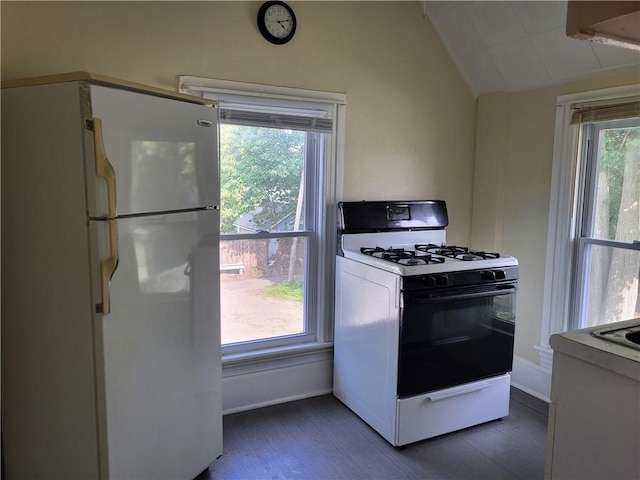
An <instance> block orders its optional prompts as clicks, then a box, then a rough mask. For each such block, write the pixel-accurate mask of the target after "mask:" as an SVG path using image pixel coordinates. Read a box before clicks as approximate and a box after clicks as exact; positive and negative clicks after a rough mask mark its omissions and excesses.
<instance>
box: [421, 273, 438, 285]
mask: <svg viewBox="0 0 640 480" xmlns="http://www.w3.org/2000/svg"><path fill="white" fill-rule="evenodd" d="M424 284H425V285H426V286H427V287H435V286H436V277H433V276H431V275H429V276H428V277H424Z"/></svg>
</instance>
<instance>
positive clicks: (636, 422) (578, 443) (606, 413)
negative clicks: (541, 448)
mask: <svg viewBox="0 0 640 480" xmlns="http://www.w3.org/2000/svg"><path fill="white" fill-rule="evenodd" d="M633 322H635V323H638V320H636V321H630V322H621V323H620V324H619V325H620V326H622V325H624V323H630V324H631V323H633ZM593 330H595V329H594V328H590V329H584V330H579V331H574V332H567V333H563V334H559V335H553V336H552V337H551V341H550V343H551V346H552V347H553V349H554V353H553V377H552V384H551V405H550V408H549V432H548V443H547V462H546V471H545V478H550V479H583V480H586V479H607V480H612V479H631V478H640V350H634V349H631V348H628V347H625V346H621V345H617V344H614V343H611V342H609V341H607V340H603V339H600V338H595V337H593V336H592V335H591V334H590V333H591V331H593Z"/></svg>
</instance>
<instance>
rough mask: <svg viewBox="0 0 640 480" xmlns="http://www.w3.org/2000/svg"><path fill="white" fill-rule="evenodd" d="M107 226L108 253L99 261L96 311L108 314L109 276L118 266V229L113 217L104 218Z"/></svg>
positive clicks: (109, 307) (109, 301) (109, 311)
mask: <svg viewBox="0 0 640 480" xmlns="http://www.w3.org/2000/svg"><path fill="white" fill-rule="evenodd" d="M104 221H105V222H107V225H108V227H109V255H108V256H107V258H105V259H104V260H101V261H100V283H101V287H102V289H101V293H102V303H101V304H98V305H96V313H102V315H109V313H111V296H110V294H109V287H110V286H111V277H113V274H114V273H115V271H116V269H117V268H118V259H119V257H118V230H117V228H118V227H117V225H116V221H115V220H113V219H107V220H104Z"/></svg>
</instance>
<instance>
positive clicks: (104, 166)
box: [91, 117, 117, 218]
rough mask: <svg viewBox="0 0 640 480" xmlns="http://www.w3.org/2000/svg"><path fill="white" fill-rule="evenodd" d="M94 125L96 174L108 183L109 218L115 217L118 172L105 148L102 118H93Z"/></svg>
mask: <svg viewBox="0 0 640 480" xmlns="http://www.w3.org/2000/svg"><path fill="white" fill-rule="evenodd" d="M91 123H92V127H93V145H94V147H93V148H94V153H95V159H96V175H98V176H99V177H100V178H102V179H103V180H104V181H105V183H106V184H107V215H106V217H107V218H115V217H116V215H117V202H116V172H115V170H114V169H113V165H111V162H109V159H108V158H107V154H106V152H105V150H104V139H103V137H102V120H101V119H100V118H97V117H94V118H93V119H92V120H91Z"/></svg>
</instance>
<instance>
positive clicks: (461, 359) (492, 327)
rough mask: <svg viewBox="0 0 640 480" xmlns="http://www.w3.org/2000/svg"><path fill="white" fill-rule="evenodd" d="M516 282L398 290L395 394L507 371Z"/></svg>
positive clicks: (416, 391)
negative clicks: (400, 301)
mask: <svg viewBox="0 0 640 480" xmlns="http://www.w3.org/2000/svg"><path fill="white" fill-rule="evenodd" d="M516 290H517V287H516V282H502V283H493V284H485V285H479V286H469V287H458V288H448V289H438V290H434V291H421V292H410V293H409V292H404V293H403V296H402V299H403V307H402V313H401V322H400V345H399V364H398V396H399V397H400V398H404V397H410V396H413V395H418V394H422V393H426V392H430V391H434V390H440V389H443V388H447V387H451V386H455V385H461V384H464V383H468V382H472V381H475V380H479V379H482V378H488V377H492V376H495V375H500V374H503V373H506V372H509V371H511V368H512V364H513V335H514V330H515V304H516Z"/></svg>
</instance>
